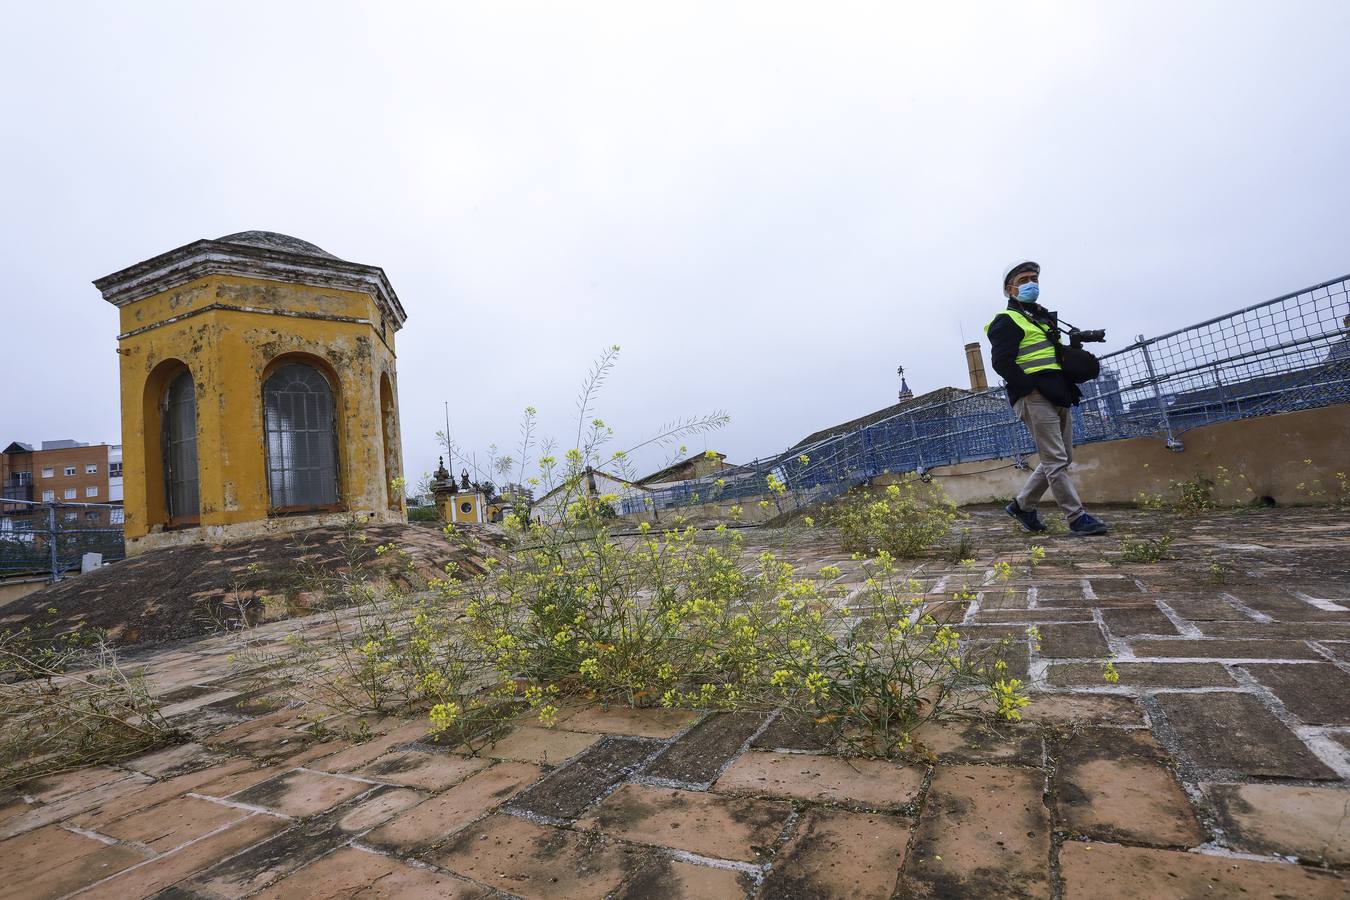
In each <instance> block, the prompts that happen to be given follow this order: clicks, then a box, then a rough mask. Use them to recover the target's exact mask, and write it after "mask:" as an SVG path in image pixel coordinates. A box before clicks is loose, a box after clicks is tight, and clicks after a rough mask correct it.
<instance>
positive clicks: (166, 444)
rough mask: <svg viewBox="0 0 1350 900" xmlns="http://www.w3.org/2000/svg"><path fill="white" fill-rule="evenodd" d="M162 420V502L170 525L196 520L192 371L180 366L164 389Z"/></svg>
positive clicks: (194, 393)
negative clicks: (167, 386) (178, 371)
mask: <svg viewBox="0 0 1350 900" xmlns="http://www.w3.org/2000/svg"><path fill="white" fill-rule="evenodd" d="M161 422H162V423H163V441H162V443H163V450H164V502H165V506H166V508H167V512H168V514H169V524H170V525H189V524H194V523H196V522H197V519H198V514H199V513H198V510H199V508H200V500H199V495H198V492H197V392H196V390H194V385H193V383H192V374H191V373H190V372H188V371H187V370H186V369H184V370H183V371H182V372H180V373H178V375H176V376H174V379H173V380H172V381H170V382H169V388H168V390H166V391H165V392H164V407H163V410H162V414H161Z"/></svg>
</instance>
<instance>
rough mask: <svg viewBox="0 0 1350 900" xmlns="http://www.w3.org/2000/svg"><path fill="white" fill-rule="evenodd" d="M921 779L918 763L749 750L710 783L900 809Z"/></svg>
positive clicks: (736, 790) (721, 788)
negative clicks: (908, 763) (915, 764)
mask: <svg viewBox="0 0 1350 900" xmlns="http://www.w3.org/2000/svg"><path fill="white" fill-rule="evenodd" d="M923 779H924V771H923V770H922V769H919V768H917V767H913V766H902V765H898V764H896V763H892V762H887V761H885V760H877V759H840V758H838V757H834V756H822V755H817V754H809V753H775V752H772V751H765V750H748V751H746V752H745V753H744V754H742V755H741V756H740V757H739V758H738V759H737V760H736V761H735V762H734V763H732V764H731V768H729V769H727V770H726V772H724V773H723V774H722V777H721V778H719V779H717V782H716V783H715V784H714V785H713V789H714V790H716V791H718V792H721V793H733V794H763V795H769V796H776V797H796V798H797V799H800V800H812V801H816V802H831V803H846V804H850V805H854V806H862V807H870V808H874V809H899V808H900V807H902V806H905V805H906V804H908V803H910V802H911V801H912V800H914V798H915V797H916V796H918V793H919V788H920V787H922V786H923Z"/></svg>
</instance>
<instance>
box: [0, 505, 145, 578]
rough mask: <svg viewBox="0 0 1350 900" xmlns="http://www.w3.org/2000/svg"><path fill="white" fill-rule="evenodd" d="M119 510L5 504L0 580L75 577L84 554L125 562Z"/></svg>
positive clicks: (0, 518) (116, 507)
mask: <svg viewBox="0 0 1350 900" xmlns="http://www.w3.org/2000/svg"><path fill="white" fill-rule="evenodd" d="M122 525H123V513H122V507H121V506H120V505H119V504H114V503H34V502H32V501H26V500H19V499H12V498H6V499H5V501H4V507H3V510H0V576H4V577H11V576H20V575H45V576H47V577H49V578H50V579H51V580H52V581H60V580H61V578H62V576H63V575H64V574H65V573H67V572H71V571H77V570H78V569H79V568H80V565H81V562H82V560H83V559H84V554H86V553H99V554H102V556H103V561H104V562H108V561H110V560H117V559H123V558H125V557H126V545H125V543H124V539H123V531H122Z"/></svg>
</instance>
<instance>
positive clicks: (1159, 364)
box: [620, 275, 1350, 515]
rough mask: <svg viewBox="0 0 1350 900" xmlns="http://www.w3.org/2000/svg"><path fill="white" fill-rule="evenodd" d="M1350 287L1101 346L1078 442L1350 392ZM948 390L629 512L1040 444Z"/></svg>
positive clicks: (1005, 414) (970, 396) (1001, 411)
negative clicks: (775, 483)
mask: <svg viewBox="0 0 1350 900" xmlns="http://www.w3.org/2000/svg"><path fill="white" fill-rule="evenodd" d="M1348 289H1350V275H1347V276H1344V277H1341V278H1337V279H1334V280H1332V281H1327V282H1323V283H1322V284H1318V285H1314V286H1313V287H1309V288H1305V289H1303V290H1301V291H1295V292H1294V293H1291V294H1285V295H1283V296H1280V297H1276V298H1274V299H1273V300H1267V301H1265V302H1263V303H1258V304H1255V305H1253V306H1248V307H1246V308H1244V309H1239V310H1237V311H1235V312H1231V313H1228V314H1226V315H1222V316H1218V317H1216V318H1213V319H1209V320H1208V321H1205V322H1200V323H1198V324H1196V325H1191V326H1188V327H1186V328H1182V329H1179V330H1177V331H1173V332H1170V333H1168V334H1164V335H1160V336H1158V337H1153V338H1147V339H1145V338H1143V337H1142V336H1141V337H1140V339H1139V340H1138V341H1137V342H1136V343H1134V344H1131V345H1130V346H1128V347H1126V348H1124V349H1123V350H1119V351H1116V352H1114V353H1110V354H1108V355H1105V356H1103V357H1102V358H1101V363H1102V370H1101V375H1100V376H1099V377H1098V378H1097V379H1096V380H1094V381H1091V382H1088V383H1087V384H1084V385H1082V389H1083V401H1082V403H1080V404H1079V405H1078V406H1076V407H1075V408H1074V410H1073V432H1074V442H1075V443H1076V444H1087V443H1094V442H1097V441H1114V440H1121V439H1124V438H1134V437H1146V436H1156V437H1158V438H1159V439H1160V440H1164V441H1166V442H1167V443H1168V445H1169V446H1175V447H1180V446H1181V445H1182V440H1181V436H1182V435H1183V433H1184V432H1185V431H1186V430H1188V429H1191V428H1196V427H1198V426H1200V425H1211V424H1214V423H1216V422H1227V421H1232V420H1235V419H1245V418H1251V417H1254V416H1266V415H1272V414H1275V413H1283V412H1292V411H1294V410H1300V409H1311V408H1315V407H1322V406H1330V405H1332V404H1335V403H1344V402H1346V401H1347V400H1350V328H1347V326H1346V322H1347V321H1350V302H1348V299H1347V290H1348ZM947 393H948V396H947V397H946V398H944V399H943V400H942V401H941V402H935V403H932V404H927V405H919V406H916V407H911V408H906V409H903V410H901V411H898V412H896V413H895V414H894V415H892V416H889V417H885V418H881V419H879V420H876V421H869V422H868V423H867V424H865V425H862V426H859V427H857V428H853V429H851V430H847V431H844V432H842V433H829V434H827V436H825V437H821V438H819V439H816V440H814V441H810V442H803V443H802V444H799V445H797V446H794V447H791V448H789V449H788V450H785V451H783V452H782V453H778V454H775V455H773V456H768V457H764V458H762V459H757V460H754V461H752V462H749V463H746V464H743V465H738V466H735V467H731V468H729V469H728V470H726V471H725V472H719V473H716V474H714V475H710V476H705V477H703V478H700V479H697V480H693V481H685V482H679V483H677V484H673V485H670V486H662V487H660V488H659V489H654V490H649V491H640V492H637V491H635V492H631V493H629V494H628V495H626V496H624V497H622V498H621V500H620V510H621V513H622V514H623V515H633V514H638V513H641V512H644V511H648V510H652V509H653V508H654V509H656V510H662V509H670V508H675V507H687V506H692V505H696V504H699V503H710V502H716V503H738V502H740V501H742V500H751V499H756V500H757V499H760V498H762V497H764V496H765V495H766V493H767V492H768V491H767V481H768V478H769V476H770V475H772V476H773V477H775V478H777V479H778V480H780V481H782V482H783V483H784V484H785V485H786V486H787V488H788V490H789V491H791V492H792V494H793V495H794V498H795V500H796V501H797V502H798V503H801V502H803V501H806V502H815V501H818V500H824V499H828V498H830V497H832V496H835V495H837V494H840V493H842V492H844V491H846V490H848V489H850V488H852V487H854V486H856V485H858V484H861V483H864V482H866V481H868V480H870V479H872V478H874V477H876V476H879V475H886V474H898V473H909V472H924V471H927V470H929V469H932V468H934V467H937V466H945V465H951V464H955V463H963V462H972V461H977V460H988V459H1009V458H1011V459H1017V458H1019V457H1022V456H1025V455H1029V454H1031V453H1033V452H1035V447H1034V446H1033V444H1032V442H1031V436H1030V434H1028V432H1027V430H1026V428H1024V427H1023V426H1022V424H1021V422H1019V421H1018V420H1017V418H1016V416H1014V414H1013V411H1012V408H1011V406H1010V405H1009V404H1008V399H1007V395H1006V393H1005V392H1004V390H1003V388H1002V387H999V388H994V389H990V390H986V391H979V392H967V391H949V392H947ZM952 395H955V396H952Z"/></svg>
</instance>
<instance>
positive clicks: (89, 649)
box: [0, 631, 177, 789]
mask: <svg viewBox="0 0 1350 900" xmlns="http://www.w3.org/2000/svg"><path fill="white" fill-rule="evenodd" d="M5 678H13V679H16V680H14V681H12V682H9V683H5V684H0V721H3V722H4V723H5V727H4V728H3V729H0V789H3V788H7V787H9V786H11V785H14V784H18V783H20V782H23V781H26V780H28V779H30V778H34V777H36V776H39V775H44V774H51V773H53V772H59V771H64V770H66V769H72V768H78V767H80V766H87V765H93V764H96V763H109V762H115V761H117V760H119V759H124V758H126V757H128V756H133V755H135V754H137V753H140V752H143V751H145V750H149V749H152V748H154V747H158V746H161V745H163V744H167V743H170V742H172V741H173V740H175V739H176V738H177V734H176V732H175V731H174V730H173V729H172V728H170V727H169V726H168V725H166V724H165V722H164V719H163V717H162V716H161V715H160V712H159V704H158V702H157V701H156V700H155V699H154V698H153V697H152V696H151V695H150V692H149V690H148V689H147V687H146V683H145V678H144V676H143V673H141V672H139V671H131V670H128V669H126V668H124V667H123V666H122V664H121V662H120V661H119V659H118V657H117V654H116V652H115V651H114V650H113V648H112V647H110V646H109V645H108V644H107V643H106V641H105V640H104V638H103V637H102V636H101V635H94V636H92V637H90V636H84V635H82V636H80V637H79V638H78V639H77V640H75V641H58V642H56V643H55V644H44V643H41V642H37V641H34V640H33V638H32V636H31V634H28V633H27V632H25V631H19V632H3V633H0V680H4V679H5Z"/></svg>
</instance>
